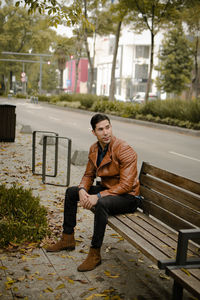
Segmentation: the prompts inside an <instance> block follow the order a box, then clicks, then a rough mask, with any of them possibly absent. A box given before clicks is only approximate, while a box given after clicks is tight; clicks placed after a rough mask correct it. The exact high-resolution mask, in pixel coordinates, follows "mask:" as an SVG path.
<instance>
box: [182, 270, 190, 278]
mask: <svg viewBox="0 0 200 300" xmlns="http://www.w3.org/2000/svg"><path fill="white" fill-rule="evenodd" d="M181 270H182V271H183V272H185V274H187V275H188V276H190V275H191V274H190V272H189V271H188V270H186V269H184V268H181Z"/></svg>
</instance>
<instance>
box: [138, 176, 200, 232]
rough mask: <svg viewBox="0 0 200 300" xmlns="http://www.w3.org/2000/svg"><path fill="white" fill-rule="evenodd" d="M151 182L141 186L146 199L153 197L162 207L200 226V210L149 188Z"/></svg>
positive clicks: (153, 200) (152, 199)
mask: <svg viewBox="0 0 200 300" xmlns="http://www.w3.org/2000/svg"><path fill="white" fill-rule="evenodd" d="M150 183H151V180H150ZM150 183H149V185H148V186H141V188H140V191H141V195H142V196H143V197H144V198H145V199H146V200H149V199H151V201H152V202H154V203H155V204H157V205H158V206H161V207H162V208H164V209H166V210H168V211H170V212H171V213H173V214H176V215H177V216H179V217H180V218H182V219H184V220H186V221H188V222H191V220H192V223H193V224H195V225H196V226H198V227H200V212H198V211H195V210H193V209H192V208H190V207H187V206H185V205H182V204H181V203H180V202H177V201H174V200H173V199H171V198H168V197H165V195H163V194H160V193H157V192H156V191H154V190H149V187H150Z"/></svg>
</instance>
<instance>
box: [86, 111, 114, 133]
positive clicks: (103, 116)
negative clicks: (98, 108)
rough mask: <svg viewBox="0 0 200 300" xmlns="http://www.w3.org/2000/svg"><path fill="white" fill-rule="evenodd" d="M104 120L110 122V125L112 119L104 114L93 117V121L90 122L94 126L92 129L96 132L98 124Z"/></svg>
mask: <svg viewBox="0 0 200 300" xmlns="http://www.w3.org/2000/svg"><path fill="white" fill-rule="evenodd" d="M104 120H108V122H109V123H110V119H109V118H108V116H106V115H104V114H96V115H94V116H93V117H92V119H91V120H90V124H91V126H92V129H93V130H95V128H96V124H97V123H99V122H101V121H104Z"/></svg>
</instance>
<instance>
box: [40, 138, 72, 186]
mask: <svg viewBox="0 0 200 300" xmlns="http://www.w3.org/2000/svg"><path fill="white" fill-rule="evenodd" d="M48 137H49V136H48V135H46V136H44V139H43V158H42V182H43V183H44V184H50V185H55V186H63V187H65V186H69V184H70V171H71V149H72V141H71V139H69V138H67V137H63V136H58V135H56V136H54V138H55V139H56V143H55V145H56V147H57V152H56V153H57V160H58V140H59V139H63V140H67V141H68V148H67V181H66V184H63V185H62V184H54V183H46V176H49V175H47V174H46V150H47V138H48ZM51 137H52V136H51ZM57 160H56V172H57Z"/></svg>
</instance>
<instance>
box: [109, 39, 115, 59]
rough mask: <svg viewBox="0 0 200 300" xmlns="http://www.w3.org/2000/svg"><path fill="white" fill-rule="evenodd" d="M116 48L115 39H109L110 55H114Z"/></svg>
mask: <svg viewBox="0 0 200 300" xmlns="http://www.w3.org/2000/svg"><path fill="white" fill-rule="evenodd" d="M114 47H115V38H110V39H109V48H108V55H112V54H113V53H114Z"/></svg>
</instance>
